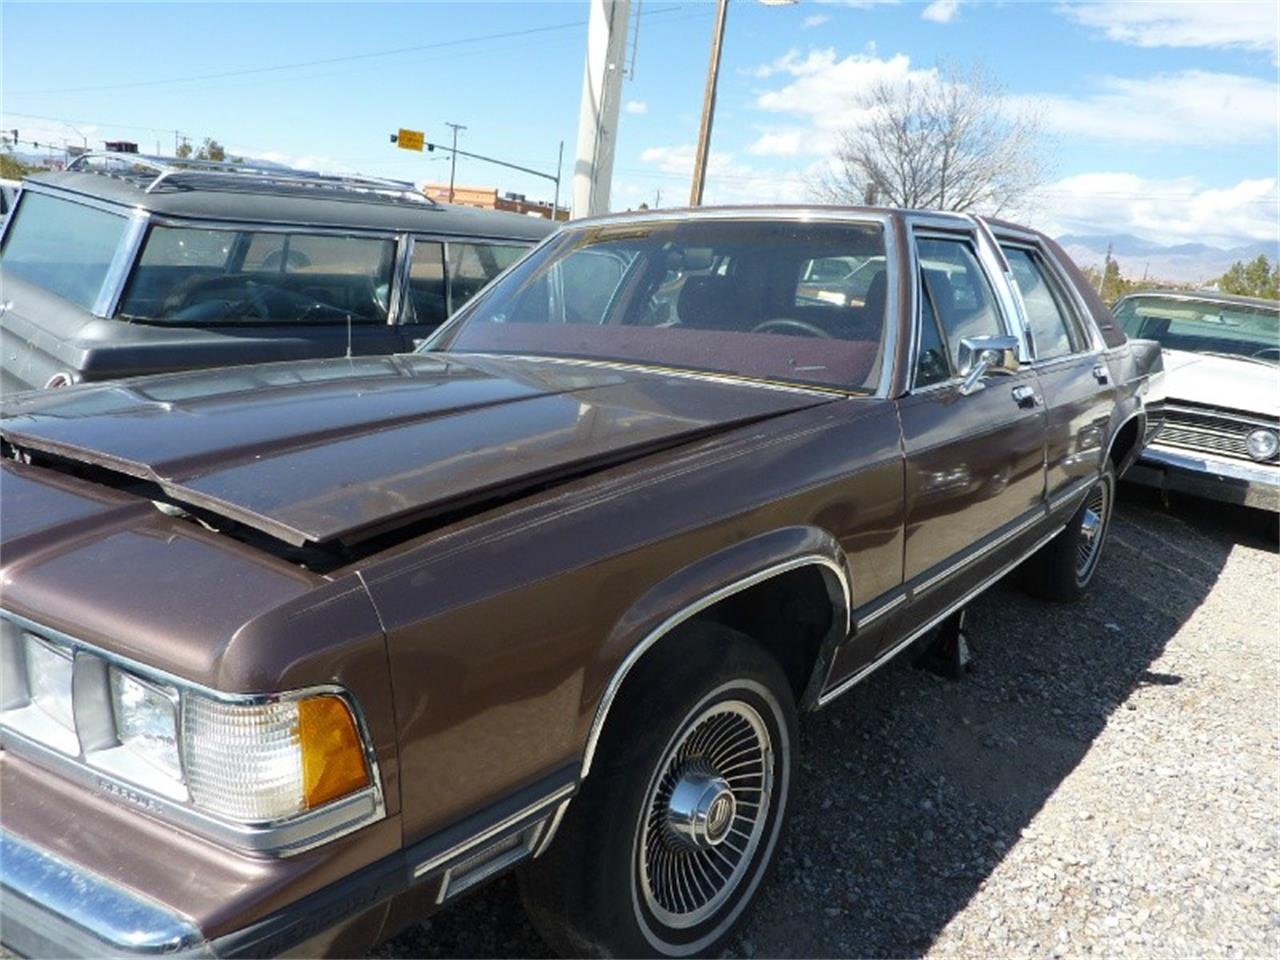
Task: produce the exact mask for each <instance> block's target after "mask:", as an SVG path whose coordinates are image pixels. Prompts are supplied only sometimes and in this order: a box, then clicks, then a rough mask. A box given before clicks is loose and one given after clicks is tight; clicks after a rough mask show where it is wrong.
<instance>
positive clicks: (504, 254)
mask: <svg viewBox="0 0 1280 960" xmlns="http://www.w3.org/2000/svg"><path fill="white" fill-rule="evenodd" d="M525 249H526V248H525V247H514V246H507V245H504V244H498V243H456V242H454V241H452V240H451V241H449V246H448V250H449V294H450V298H451V301H452V307H453V309H454V310H457V309H458V308H459V307H460V306H462V305H463V304H464V303H466V302H467V301H468V300H470V299H471V298H472V297H474V296H475V295H476V294H477V293H479V292H480V290H481V289H482V288H483V287H484V286H485V285H486V284H487V283H488V282H489V281H490V280H492V279H493V278H494V277H496V276H497V275H498V274H500V273H501V272H502V271H503V270H505V269H507V267H509V266H511V264H513V263H515V262H516V261H517V260H519V259H520V256H521V254H523V253H524V252H525Z"/></svg>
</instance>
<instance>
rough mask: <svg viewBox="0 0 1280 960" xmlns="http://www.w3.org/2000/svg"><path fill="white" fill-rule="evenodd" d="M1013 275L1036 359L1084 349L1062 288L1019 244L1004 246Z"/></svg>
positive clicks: (1061, 355) (1044, 267)
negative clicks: (1020, 295) (1029, 330)
mask: <svg viewBox="0 0 1280 960" xmlns="http://www.w3.org/2000/svg"><path fill="white" fill-rule="evenodd" d="M1002 249H1003V250H1004V255H1005V258H1006V259H1007V260H1008V261H1009V267H1010V268H1011V269H1012V270H1013V278H1014V280H1015V281H1016V282H1017V284H1018V290H1019V292H1020V293H1021V294H1022V303H1023V306H1025V307H1026V309H1027V325H1028V326H1029V327H1030V328H1031V341H1032V345H1033V347H1034V348H1035V357H1036V359H1037V360H1053V359H1054V358H1056V357H1065V356H1068V355H1070V354H1072V353H1076V352H1078V351H1080V350H1082V349H1084V341H1083V338H1082V337H1081V336H1080V333H1079V332H1078V331H1077V330H1076V327H1075V324H1074V323H1072V321H1071V311H1070V308H1069V307H1068V306H1067V304H1066V301H1065V299H1064V298H1063V295H1062V292H1061V288H1060V287H1059V286H1058V284H1057V283H1056V282H1054V280H1053V277H1052V276H1051V275H1050V273H1049V272H1048V269H1047V267H1046V266H1045V264H1044V262H1043V261H1041V260H1040V258H1039V257H1037V256H1036V255H1035V254H1034V253H1032V252H1031V251H1030V250H1026V249H1023V248H1022V247H1003V248H1002Z"/></svg>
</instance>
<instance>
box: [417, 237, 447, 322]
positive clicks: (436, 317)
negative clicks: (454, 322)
mask: <svg viewBox="0 0 1280 960" xmlns="http://www.w3.org/2000/svg"><path fill="white" fill-rule="evenodd" d="M409 313H410V319H411V320H412V321H413V322H415V323H426V324H438V323H444V321H445V318H446V317H448V316H449V298H448V296H447V295H446V292H445V286H444V244H442V243H434V242H432V241H430V240H415V241H414V243H413V260H411V261H410V263H409Z"/></svg>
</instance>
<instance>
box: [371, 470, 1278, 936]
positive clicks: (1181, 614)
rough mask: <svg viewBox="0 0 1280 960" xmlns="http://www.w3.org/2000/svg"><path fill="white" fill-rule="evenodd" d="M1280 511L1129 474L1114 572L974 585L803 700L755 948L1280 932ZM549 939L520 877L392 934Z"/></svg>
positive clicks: (754, 916) (1115, 535)
mask: <svg viewBox="0 0 1280 960" xmlns="http://www.w3.org/2000/svg"><path fill="white" fill-rule="evenodd" d="M1276 538H1277V527H1276V519H1275V517H1273V516H1269V515H1265V514H1260V513H1255V512H1252V511H1245V510H1239V509H1234V508H1226V507H1220V506H1217V505H1213V504H1209V503H1206V502H1203V501H1196V500H1184V501H1178V502H1176V503H1175V504H1174V505H1173V509H1172V510H1166V509H1164V507H1163V506H1162V505H1161V503H1160V501H1159V499H1158V498H1157V497H1156V496H1155V495H1154V494H1152V493H1150V492H1148V491H1143V490H1138V489H1133V488H1127V489H1125V488H1122V494H1121V500H1120V507H1119V511H1118V513H1117V516H1116V519H1115V523H1114V525H1113V527H1112V536H1111V540H1110V542H1109V544H1108V547H1107V552H1106V554H1105V555H1104V557H1103V560H1102V566H1101V568H1100V571H1099V578H1100V579H1099V581H1098V582H1097V583H1096V585H1095V587H1094V590H1093V592H1092V594H1091V595H1090V596H1089V597H1088V598H1087V599H1086V600H1085V601H1083V602H1082V603H1080V604H1078V605H1075V606H1070V607H1062V606H1050V605H1046V604H1043V603H1039V602H1037V601H1034V600H1030V599H1028V598H1026V597H1025V596H1023V595H1022V594H1021V593H1019V592H1018V590H1017V589H1016V588H1015V587H1014V586H1012V585H1010V584H1005V585H1001V586H998V587H996V588H995V589H993V590H992V591H990V592H989V593H988V594H987V595H986V596H985V597H983V598H982V599H981V600H979V601H978V602H976V603H975V604H973V606H972V607H971V608H970V612H969V623H968V627H969V635H970V640H971V644H972V646H973V648H974V652H975V654H976V658H977V663H976V668H975V670H974V672H973V673H972V674H971V675H970V676H968V677H967V678H966V679H964V680H962V681H961V682H958V683H954V682H949V681H946V680H943V679H940V678H938V677H936V676H934V675H932V674H929V673H926V672H923V671H920V670H917V669H914V668H913V667H912V666H911V664H910V663H909V662H907V660H906V659H904V658H899V661H898V662H897V663H895V664H893V665H890V666H888V667H886V668H885V669H883V670H881V671H880V672H878V673H877V674H875V675H873V676H872V677H871V678H870V679H869V680H868V681H867V682H866V683H865V684H863V685H862V686H861V687H859V688H857V689H856V690H855V691H854V692H851V693H850V694H848V695H847V696H846V697H844V698H843V699H842V700H841V701H838V702H837V703H836V704H834V705H833V706H832V707H830V708H828V709H827V710H825V711H823V712H821V713H818V714H815V715H811V716H809V717H807V718H804V719H803V720H802V724H801V729H802V735H803V744H802V747H803V750H804V757H803V761H802V767H803V769H802V773H801V776H800V777H799V784H798V791H797V794H796V796H795V804H794V807H793V816H792V820H791V826H790V831H789V835H788V838H787V840H786V842H785V845H784V846H783V848H782V850H781V854H780V857H779V862H778V865H777V870H776V871H775V873H774V874H773V876H772V878H771V880H770V881H769V882H768V883H767V884H766V885H765V887H764V888H763V889H762V891H761V894H760V897H759V899H758V901H757V903H756V905H755V907H754V909H753V911H752V913H751V915H750V918H749V920H748V921H747V923H746V925H745V926H744V928H743V930H742V933H741V934H740V936H739V937H738V939H737V941H736V942H735V943H734V944H733V945H732V947H731V949H730V951H729V955H730V956H741V957H752V956H778V957H782V956H789V957H790V956H859V957H861V956H886V957H888V956H894V957H896V956H917V955H929V956H953V955H963V956H991V955H994V956H1059V955H1081V954H1090V953H1092V954H1104V955H1110V956H1114V955H1119V954H1126V955H1133V954H1137V955H1140V956H1160V957H1172V956H1178V957H1182V956H1192V955H1195V956H1206V955H1212V956H1267V957H1275V956H1277V955H1280V720H1278V718H1280V711H1278V709H1277V708H1278V707H1280V631H1278V629H1277V624H1278V623H1280V591H1278V589H1277V588H1278V586H1280V557H1278V556H1277V549H1276ZM378 953H379V955H381V956H387V957H407V956H478V957H500V956H547V955H548V953H547V950H546V947H545V946H544V945H543V944H542V943H541V941H540V940H539V939H538V937H537V935H536V934H535V933H534V932H533V930H532V928H530V927H529V925H528V924H527V922H526V921H525V920H524V917H523V915H522V914H521V911H520V906H519V901H518V899H517V897H516V894H515V887H514V883H513V882H512V881H511V880H510V879H509V878H508V879H504V880H501V881H499V882H497V883H496V884H494V885H492V886H490V887H487V888H485V889H482V890H480V891H477V892H476V893H474V894H472V895H470V896H468V897H467V898H465V899H464V900H462V901H460V902H458V903H457V904H455V905H454V906H453V907H451V908H450V909H449V910H447V911H445V912H443V913H441V914H438V915H437V916H435V917H433V918H431V919H430V920H428V921H427V922H425V923H423V924H421V925H419V926H416V927H414V928H412V929H410V930H409V931H406V932H405V933H403V934H401V935H400V936H399V937H397V938H396V939H394V940H391V941H389V942H388V943H386V944H384V945H383V947H382V948H380V950H379V951H378Z"/></svg>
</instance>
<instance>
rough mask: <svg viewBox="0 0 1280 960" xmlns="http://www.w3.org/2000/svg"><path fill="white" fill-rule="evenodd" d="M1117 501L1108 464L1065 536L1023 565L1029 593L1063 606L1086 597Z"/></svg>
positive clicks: (1041, 550) (1066, 528) (1043, 548)
mask: <svg viewBox="0 0 1280 960" xmlns="http://www.w3.org/2000/svg"><path fill="white" fill-rule="evenodd" d="M1115 499H1116V472H1115V467H1113V466H1112V464H1111V461H1110V460H1108V461H1107V463H1106V466H1105V467H1104V468H1103V470H1102V474H1101V475H1100V476H1099V477H1098V480H1097V482H1096V483H1094V485H1093V486H1092V487H1090V488H1089V492H1088V493H1087V494H1086V495H1085V498H1084V503H1082V504H1080V507H1079V509H1077V510H1076V512H1075V513H1074V514H1072V516H1071V519H1070V520H1069V521H1067V525H1066V526H1065V527H1064V528H1063V530H1062V532H1061V533H1060V534H1058V535H1057V536H1056V537H1054V538H1053V539H1052V540H1050V541H1049V542H1048V543H1047V544H1045V545H1044V546H1043V547H1041V548H1040V550H1039V551H1038V552H1037V553H1036V554H1035V555H1034V556H1032V557H1031V559H1030V560H1028V561H1027V562H1026V564H1025V565H1024V567H1023V570H1022V583H1023V586H1025V587H1026V589H1027V591H1028V592H1030V593H1032V594H1034V595H1035V596H1037V597H1041V598H1042V599H1045V600H1056V601H1058V602H1060V603H1070V602H1073V601H1075V600H1079V599H1080V598H1081V597H1083V596H1084V595H1085V592H1086V591H1087V590H1088V589H1089V585H1090V584H1091V583H1092V582H1093V577H1094V574H1095V573H1097V570H1098V561H1100V560H1101V559H1102V549H1103V547H1104V546H1105V545H1106V541H1107V532H1108V531H1109V530H1110V529H1111V513H1112V511H1113V509H1114V507H1115Z"/></svg>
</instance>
